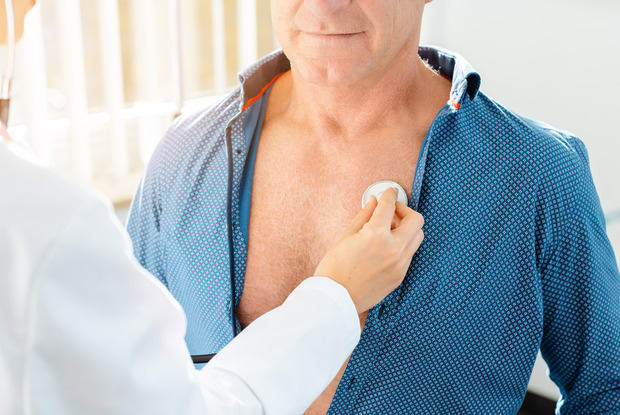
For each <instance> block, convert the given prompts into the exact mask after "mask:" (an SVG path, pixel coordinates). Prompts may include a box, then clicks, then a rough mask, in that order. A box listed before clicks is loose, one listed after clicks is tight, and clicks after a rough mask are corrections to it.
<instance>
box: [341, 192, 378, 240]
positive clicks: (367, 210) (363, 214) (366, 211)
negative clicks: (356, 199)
mask: <svg viewBox="0 0 620 415" xmlns="http://www.w3.org/2000/svg"><path fill="white" fill-rule="evenodd" d="M376 207H377V198H376V197H374V196H372V197H371V198H370V199H369V200H368V202H366V205H365V206H364V207H363V208H362V210H360V211H359V212H358V213H357V215H355V218H353V221H352V222H351V223H350V224H349V226H347V228H346V229H345V230H344V231H343V233H342V237H345V236H350V235H353V234H355V233H357V232H359V231H360V229H362V227H363V226H364V225H365V224H366V223H368V221H369V220H370V218H371V217H372V214H373V212H374V211H375V208H376Z"/></svg>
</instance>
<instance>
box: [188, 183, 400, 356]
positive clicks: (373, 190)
mask: <svg viewBox="0 0 620 415" xmlns="http://www.w3.org/2000/svg"><path fill="white" fill-rule="evenodd" d="M391 187H394V188H396V190H398V196H397V200H398V201H399V202H400V203H402V204H404V205H407V202H408V200H407V193H405V189H403V187H402V186H401V185H400V184H398V183H396V182H393V181H391V180H381V181H379V182H376V183H373V184H371V185H370V186H368V188H367V189H366V191H365V192H364V195H363V196H362V208H363V207H364V206H366V203H368V201H369V200H370V197H371V196H374V197H375V198H376V199H377V200H379V199H380V198H381V195H382V194H383V192H385V191H386V190H387V189H389V188H391ZM214 356H215V353H213V354H193V355H192V361H193V362H194V364H198V363H209V361H210V360H211V359H212V358H213V357H214Z"/></svg>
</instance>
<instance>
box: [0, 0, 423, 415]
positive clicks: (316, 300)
mask: <svg viewBox="0 0 620 415" xmlns="http://www.w3.org/2000/svg"><path fill="white" fill-rule="evenodd" d="M6 1H7V2H9V3H8V6H11V4H10V1H11V0H6ZM0 4H2V2H0ZM13 4H14V6H15V10H14V11H15V16H16V25H15V29H16V33H17V38H19V36H20V35H21V28H22V27H23V18H24V16H25V14H26V12H27V11H28V10H29V9H30V8H31V7H32V6H33V5H34V1H32V0H14V1H13ZM2 6H4V4H2ZM2 16H5V13H4V10H2ZM0 24H1V26H0V33H2V34H5V33H6V32H7V27H6V21H5V20H3V21H1V22H0ZM0 40H2V39H0ZM0 134H1V135H2V137H1V138H0V141H1V142H0V191H1V195H0V266H1V268H0V270H1V271H0V272H1V274H0V275H1V276H2V280H1V281H2V289H1V290H0V396H1V397H2V398H1V399H0V413H2V414H21V413H27V414H42V413H45V414H146V413H148V414H218V415H225V414H298V413H302V412H303V411H304V410H305V409H306V408H307V407H308V406H309V405H310V404H311V403H312V402H313V401H314V399H315V398H316V397H317V396H318V395H319V394H320V392H321V391H323V389H324V388H325V387H326V386H327V385H328V383H329V382H330V381H331V380H332V379H333V377H334V376H335V375H336V373H337V371H338V370H339V369H340V367H341V365H342V364H343V363H344V361H345V360H346V358H347V356H348V355H349V354H350V353H351V352H352V350H353V348H354V347H355V345H356V344H357V342H358V340H359V338H360V325H359V319H358V313H361V312H364V311H366V310H368V309H369V308H370V307H372V306H373V305H375V304H377V303H378V302H379V301H381V299H383V298H384V297H385V296H386V295H387V294H389V293H390V292H391V291H392V290H393V289H394V288H396V287H397V286H398V285H399V284H400V283H401V282H402V279H403V278H404V275H405V272H406V269H407V267H408V265H409V263H410V261H411V258H412V256H413V254H414V253H415V251H416V250H417V249H418V247H419V245H420V243H421V242H422V239H423V232H422V230H421V227H422V225H423V219H422V217H421V216H420V215H419V214H418V213H416V212H414V211H412V210H410V209H409V208H407V207H406V206H405V205H402V204H400V203H397V202H396V192H392V191H386V192H384V193H383V195H382V196H381V199H380V201H379V202H378V203H377V201H376V200H375V199H374V198H373V199H372V200H371V201H370V202H369V203H368V204H367V205H366V207H365V208H364V209H363V210H361V211H360V213H359V214H358V215H357V217H356V218H355V220H354V222H353V223H352V224H351V225H350V226H349V227H348V229H347V230H346V231H345V232H344V233H343V234H342V235H340V236H339V237H338V238H336V239H335V242H334V244H333V245H332V248H331V250H330V251H329V252H327V253H326V255H325V257H324V258H323V260H322V261H321V262H320V264H319V265H318V267H317V269H316V271H315V273H314V275H315V276H313V277H310V278H308V279H307V280H305V281H304V282H302V283H301V284H300V285H299V286H298V287H297V288H296V289H295V290H294V291H293V293H292V294H291V295H290V296H289V297H288V298H287V300H286V301H285V302H284V303H283V304H282V305H281V306H279V307H277V308H276V309H274V310H272V311H271V312H269V313H267V314H265V315H264V316H263V317H261V318H259V319H258V320H256V321H255V322H254V323H253V324H251V325H250V326H248V327H247V328H246V329H245V330H244V331H243V332H242V333H241V334H240V335H239V336H237V337H236V338H235V339H234V340H233V341H232V342H231V343H230V344H229V345H228V346H226V347H225V348H224V349H223V350H221V351H220V352H219V353H218V354H217V355H216V357H215V358H214V359H213V360H211V362H210V363H208V364H207V365H206V366H205V367H204V368H203V369H201V370H196V369H195V368H194V365H193V364H192V361H191V358H190V356H189V354H188V350H187V348H186V345H185V342H184V334H185V327H186V321H185V316H184V314H183V312H182V310H181V307H180V306H179V304H178V303H177V302H176V301H175V300H174V299H173V298H172V297H171V295H170V294H169V293H168V291H167V290H166V289H165V288H164V287H163V286H162V285H161V284H160V283H159V282H158V281H157V280H156V279H155V278H153V277H152V276H150V275H148V273H147V272H146V271H144V270H143V269H142V268H140V267H139V265H138V264H137V263H136V261H135V260H134V258H133V254H132V251H131V247H130V243H129V241H128V238H127V236H126V234H125V232H124V230H123V229H122V228H121V226H120V224H119V223H118V222H117V220H116V219H115V217H114V214H113V211H112V209H111V208H110V206H109V204H108V203H106V202H104V201H103V200H102V199H101V198H100V197H99V196H97V195H96V194H93V193H91V192H88V191H87V190H84V189H82V188H80V187H79V186H77V185H75V184H73V183H71V182H70V181H68V180H66V179H64V178H61V177H59V176H56V175H54V174H53V173H51V172H50V171H49V170H47V169H45V168H44V167H41V166H39V165H37V163H36V161H35V160H34V159H33V158H32V157H31V156H30V154H29V153H28V152H27V151H26V150H25V149H24V147H22V146H20V145H19V144H17V143H15V142H14V141H12V140H11V138H10V137H9V136H8V134H7V132H6V129H5V128H4V127H3V126H2V128H1V129H0ZM394 226H395V227H394ZM393 227H394V228H393ZM392 228H393V229H392ZM208 277H209V276H207V275H205V278H208Z"/></svg>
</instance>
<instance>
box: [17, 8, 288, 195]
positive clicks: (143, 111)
mask: <svg viewBox="0 0 620 415" xmlns="http://www.w3.org/2000/svg"><path fill="white" fill-rule="evenodd" d="M276 47H277V42H276V41H275V38H274V35H273V33H272V29H271V20H270V11H269V0H54V1H42V2H38V5H37V6H36V7H35V8H34V9H33V11H32V12H31V13H30V15H29V16H28V19H27V21H26V29H25V34H24V38H23V39H22V41H21V42H20V43H19V45H18V48H17V67H16V76H15V83H14V91H15V93H14V97H13V105H12V108H11V111H12V113H11V124H10V132H11V134H12V135H13V136H14V137H16V138H17V139H23V140H25V141H26V142H28V143H29V144H30V145H31V146H32V149H33V150H34V151H35V153H37V155H38V156H39V158H41V159H42V160H43V161H44V162H46V163H48V164H50V165H51V166H53V167H56V168H58V169H60V170H62V171H64V172H65V173H67V174H69V175H70V176H72V177H74V178H76V179H78V180H80V181H82V182H84V183H87V184H91V185H94V186H95V187H96V188H98V189H99V190H102V191H104V193H106V194H107V195H108V196H109V197H110V198H111V199H112V200H113V201H114V202H116V203H122V202H126V201H128V200H129V199H130V198H131V196H132V194H133V192H134V190H135V186H136V184H137V181H138V179H139V177H140V175H141V174H142V171H143V168H144V165H145V163H146V162H147V161H148V158H149V157H150V154H151V152H152V151H153V149H154V147H155V146H156V145H157V142H158V141H159V140H160V139H161V137H162V135H163V134H164V132H165V131H166V129H167V127H168V126H169V125H170V122H171V121H172V120H173V118H174V117H175V115H178V113H180V112H181V111H183V110H184V109H189V108H200V107H204V106H206V105H209V103H211V102H214V100H215V99H217V97H218V96H220V95H222V94H223V93H225V92H226V91H227V90H229V89H231V88H232V87H234V86H236V85H237V82H238V81H237V73H238V72H239V71H240V70H241V69H243V68H244V67H246V66H248V65H250V64H251V63H253V62H254V61H255V60H256V59H258V57H260V56H262V55H265V54H266V53H268V52H270V51H272V50H274V49H275V48H276Z"/></svg>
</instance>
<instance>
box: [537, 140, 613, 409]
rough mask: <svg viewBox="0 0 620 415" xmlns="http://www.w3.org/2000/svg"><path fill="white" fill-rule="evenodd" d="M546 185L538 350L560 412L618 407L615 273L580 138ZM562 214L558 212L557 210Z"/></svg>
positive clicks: (603, 220)
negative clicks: (554, 387) (551, 200)
mask: <svg viewBox="0 0 620 415" xmlns="http://www.w3.org/2000/svg"><path fill="white" fill-rule="evenodd" d="M568 142H569V143H570V144H571V146H572V149H574V153H573V154H572V156H571V157H570V158H568V159H567V160H565V161H564V164H559V163H558V165H564V166H570V168H564V169H563V172H562V173H559V174H560V176H557V175H556V176H555V177H554V180H553V181H551V183H552V184H551V185H550V188H548V189H547V191H550V192H553V194H554V195H556V196H554V197H556V199H555V200H556V201H557V203H554V204H553V205H551V204H548V203H547V205H546V206H541V207H540V209H543V210H545V213H544V217H545V219H544V220H543V221H542V222H543V223H542V224H541V227H542V228H543V229H544V231H543V232H541V233H540V235H539V236H538V237H539V239H540V240H542V241H543V243H542V244H541V245H542V246H543V247H544V249H543V250H542V251H541V252H540V258H541V264H540V266H541V278H542V290H543V310H544V322H543V339H542V344H541V352H542V356H543V358H544V359H545V361H546V362H547V364H548V366H549V375H550V377H551V379H552V380H553V381H554V382H555V383H556V384H557V385H558V387H559V389H560V393H561V395H562V396H561V400H560V402H559V405H558V412H557V413H558V414H586V413H588V414H593V413H597V414H599V413H600V414H603V413H604V414H612V413H613V414H619V413H620V277H619V274H618V266H617V263H616V260H615V257H614V252H613V249H612V247H611V244H610V242H609V239H608V237H607V234H606V230H605V219H604V216H603V212H602V209H601V206H600V202H599V198H598V195H597V193H596V190H595V187H594V183H593V181H592V175H591V173H590V168H589V165H588V157H587V152H586V149H585V146H584V145H583V143H582V142H581V141H580V140H578V139H576V138H572V139H571V140H569V141H568ZM558 212H561V214H558Z"/></svg>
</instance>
